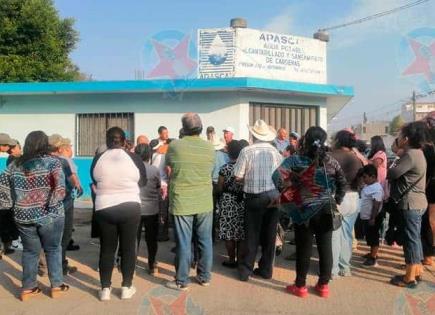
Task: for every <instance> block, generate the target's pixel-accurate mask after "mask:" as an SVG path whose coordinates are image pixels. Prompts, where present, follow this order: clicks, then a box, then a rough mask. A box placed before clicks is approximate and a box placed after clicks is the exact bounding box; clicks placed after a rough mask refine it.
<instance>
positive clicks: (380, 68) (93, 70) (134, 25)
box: [54, 0, 435, 129]
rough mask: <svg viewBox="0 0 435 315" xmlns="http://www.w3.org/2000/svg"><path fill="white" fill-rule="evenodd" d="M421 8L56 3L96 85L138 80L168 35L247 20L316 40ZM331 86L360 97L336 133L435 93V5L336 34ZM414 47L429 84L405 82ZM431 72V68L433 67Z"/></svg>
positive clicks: (141, 0) (367, 0) (354, 3)
mask: <svg viewBox="0 0 435 315" xmlns="http://www.w3.org/2000/svg"><path fill="white" fill-rule="evenodd" d="M414 1H415V0H304V1H300V0H287V1H284V0H218V1H205V0H182V1H180V0H165V1H150V0H123V1H119V0H80V1H77V0H76V1H72V0H55V1H54V3H55V5H56V7H57V9H58V10H59V13H60V15H61V16H62V17H72V18H74V19H75V21H76V22H75V28H76V29H77V30H78V31H79V33H80V42H79V43H78V45H77V48H76V50H75V51H74V52H73V53H72V55H71V57H72V59H73V61H74V63H75V64H76V65H78V66H79V67H80V69H81V71H82V72H84V73H86V74H88V75H92V78H93V79H94V80H132V79H134V78H135V70H140V69H141V68H143V67H144V46H145V45H146V43H147V42H149V39H150V38H151V37H152V36H153V35H155V34H157V33H159V32H162V31H167V30H177V31H180V32H183V33H186V34H191V35H192V37H195V36H196V30H197V29H199V28H219V27H227V26H228V25H229V21H230V19H231V18H233V17H243V18H245V19H247V21H248V27H249V28H254V29H261V30H268V31H273V32H278V33H285V34H291V35H296V36H305V37H312V35H313V33H314V32H315V31H316V30H317V29H319V28H324V27H329V26H334V25H339V24H342V23H345V22H348V21H353V20H356V19H359V18H363V17H366V16H369V15H372V14H376V13H378V12H382V11H385V10H389V9H392V8H395V7H398V6H401V5H404V4H407V3H411V2H414ZM330 37H331V39H330V42H329V43H328V49H327V55H328V63H327V67H328V83H330V84H336V85H346V86H353V87H354V90H355V97H354V98H353V99H352V101H351V102H350V103H349V104H348V105H347V106H346V107H345V108H344V109H343V110H342V111H341V112H340V113H339V114H338V115H337V116H336V117H335V118H334V119H333V120H332V121H331V122H330V125H329V128H331V129H337V128H342V127H346V126H349V125H350V124H352V123H358V122H361V120H362V119H363V113H364V112H366V113H367V117H368V119H369V120H388V119H391V118H392V117H393V116H394V115H395V114H397V113H398V109H400V105H401V104H402V103H403V102H405V101H407V99H409V98H410V96H411V95H412V91H413V90H415V91H417V93H420V94H425V93H427V92H428V91H430V90H433V89H434V88H435V80H434V78H435V0H429V1H428V2H427V3H424V4H421V5H418V6H416V7H413V8H410V9H407V10H403V11H401V12H398V13H394V14H391V15H388V16H385V17H382V18H380V19H376V20H372V21H369V22H366V23H361V24H357V25H353V26H349V27H345V28H341V29H336V30H332V31H330ZM411 39H413V40H415V41H417V42H418V43H420V44H421V45H422V46H419V47H423V48H426V50H424V51H425V52H426V54H429V55H430V56H431V59H430V60H431V63H430V72H429V76H428V75H427V73H426V75H425V74H424V73H423V72H422V71H420V72H419V73H414V74H406V70H407V69H408V68H409V67H410V66H411V65H412V64H413V63H414V61H415V56H416V55H415V52H414V50H413V49H412V46H411V45H410V40H411ZM426 68H427V67H426Z"/></svg>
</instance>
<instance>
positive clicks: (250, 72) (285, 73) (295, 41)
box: [198, 28, 327, 84]
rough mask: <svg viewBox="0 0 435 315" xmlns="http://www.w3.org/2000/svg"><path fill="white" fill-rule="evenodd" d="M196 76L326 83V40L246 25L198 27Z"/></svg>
mask: <svg viewBox="0 0 435 315" xmlns="http://www.w3.org/2000/svg"><path fill="white" fill-rule="evenodd" d="M198 77H199V78H223V77H256V78H265V79H274V80H284V81H296V82H308V83H321V84H325V83H326V81H327V73H326V43H325V42H322V41H319V40H317V39H311V38H305V37H297V36H291V35H284V34H277V33H271V32H264V31H258V30H253V29H247V28H237V29H232V28H226V29H208V30H206V29H205V30H199V31H198Z"/></svg>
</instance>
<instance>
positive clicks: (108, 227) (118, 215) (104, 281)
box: [95, 202, 140, 288]
mask: <svg viewBox="0 0 435 315" xmlns="http://www.w3.org/2000/svg"><path fill="white" fill-rule="evenodd" d="M95 216H96V220H97V222H98V225H99V227H100V264H99V266H100V281H101V287H102V288H109V287H110V286H111V283H112V282H111V279H112V271H113V265H114V262H115V252H116V248H117V246H118V238H119V244H120V247H121V249H122V256H121V272H122V286H123V287H130V286H131V284H132V281H133V275H134V270H135V266H136V258H137V253H136V238H137V228H138V226H139V222H140V204H139V203H136V202H126V203H121V204H119V205H116V206H114V207H109V208H105V209H102V210H98V211H96V215H95Z"/></svg>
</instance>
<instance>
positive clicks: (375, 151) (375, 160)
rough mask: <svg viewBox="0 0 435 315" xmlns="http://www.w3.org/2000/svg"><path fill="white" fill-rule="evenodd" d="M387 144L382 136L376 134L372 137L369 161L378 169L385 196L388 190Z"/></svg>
mask: <svg viewBox="0 0 435 315" xmlns="http://www.w3.org/2000/svg"><path fill="white" fill-rule="evenodd" d="M385 151H386V149H385V144H384V140H383V139H382V137H381V136H374V137H372V138H371V139H370V153H369V155H368V159H369V162H370V163H371V164H373V165H374V166H375V167H376V169H377V171H378V182H379V184H381V186H382V188H383V189H384V196H385V194H386V192H387V187H386V180H387V162H388V161H387V154H386V153H385Z"/></svg>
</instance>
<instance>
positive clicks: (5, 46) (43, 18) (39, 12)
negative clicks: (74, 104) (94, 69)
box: [0, 0, 80, 82]
mask: <svg viewBox="0 0 435 315" xmlns="http://www.w3.org/2000/svg"><path fill="white" fill-rule="evenodd" d="M73 25H74V20H73V19H70V18H66V19H62V18H61V17H60V16H59V13H58V12H57V10H56V8H55V7H54V4H53V1H52V0H0V82H29V81H41V82H45V81H73V80H77V79H79V76H80V72H79V69H78V67H77V66H75V65H74V64H73V63H72V62H71V60H70V58H69V54H70V53H71V51H72V50H73V49H74V48H75V45H76V43H77V41H78V32H77V31H75V30H74V28H73Z"/></svg>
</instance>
